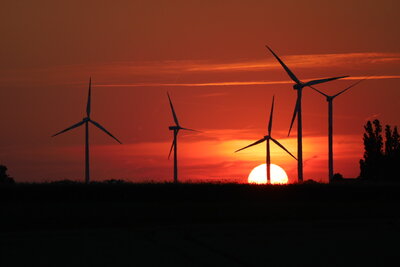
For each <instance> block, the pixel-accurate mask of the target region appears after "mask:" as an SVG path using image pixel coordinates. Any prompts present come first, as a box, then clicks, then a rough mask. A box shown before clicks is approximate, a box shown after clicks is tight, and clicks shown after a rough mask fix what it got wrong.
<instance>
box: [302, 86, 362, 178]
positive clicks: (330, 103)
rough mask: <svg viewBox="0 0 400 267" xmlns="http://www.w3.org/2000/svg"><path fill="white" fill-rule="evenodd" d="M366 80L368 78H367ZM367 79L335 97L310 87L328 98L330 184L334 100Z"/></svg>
mask: <svg viewBox="0 0 400 267" xmlns="http://www.w3.org/2000/svg"><path fill="white" fill-rule="evenodd" d="M365 79H366V78H365ZM365 79H362V80H359V81H357V82H355V83H353V84H352V85H350V86H349V87H347V88H346V89H344V90H342V91H340V92H339V93H337V94H335V95H332V96H330V95H327V94H325V93H323V92H321V91H320V90H318V89H317V88H314V87H313V86H310V87H311V88H312V89H314V90H315V91H317V92H318V93H320V94H321V95H323V96H325V97H326V101H328V114H329V115H328V139H329V140H328V147H329V152H328V154H329V160H328V162H329V173H328V175H329V176H328V178H329V182H330V183H331V182H332V178H333V99H335V98H336V97H337V96H339V95H341V94H343V93H344V92H346V91H347V90H349V89H350V88H352V87H353V86H356V85H357V84H359V83H360V82H362V81H364V80H365Z"/></svg>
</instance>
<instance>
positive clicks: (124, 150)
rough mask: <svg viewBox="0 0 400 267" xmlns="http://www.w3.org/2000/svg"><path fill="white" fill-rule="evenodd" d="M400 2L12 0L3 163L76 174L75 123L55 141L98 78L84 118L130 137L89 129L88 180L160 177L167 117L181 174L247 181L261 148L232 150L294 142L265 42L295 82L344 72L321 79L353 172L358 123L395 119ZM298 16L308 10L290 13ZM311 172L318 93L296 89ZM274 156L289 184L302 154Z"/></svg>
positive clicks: (79, 166)
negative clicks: (180, 129) (176, 126)
mask: <svg viewBox="0 0 400 267" xmlns="http://www.w3.org/2000/svg"><path fill="white" fill-rule="evenodd" d="M398 10H400V3H399V2H398V1H390V0H385V1H379V2H377V1H355V0H353V1H344V0H343V1H334V2H329V3H328V2H324V3H321V2H320V1H294V0H292V1H285V2H283V3H278V2H277V1H273V2H270V1H264V2H263V1H221V0H219V1H218V0H217V1H192V0H189V1H160V0H155V1H117V2H116V3H112V4H111V3H110V2H109V1H61V2H57V3H55V2H54V1H49V0H44V1H41V2H40V3H38V2H32V1H27V0H26V1H15V2H7V3H4V4H3V7H2V9H1V10H0V22H1V23H0V33H1V34H2V42H1V43H0V55H1V58H2V60H1V62H0V69H1V71H0V98H1V99H2V100H3V101H2V105H1V107H0V109H1V112H0V120H1V121H2V125H3V127H2V130H1V131H0V164H5V165H6V166H8V168H9V173H10V175H11V176H13V177H14V178H15V179H16V180H17V181H43V180H59V179H77V180H81V179H83V174H84V170H83V167H84V146H83V145H84V143H83V142H84V132H83V128H82V129H75V130H73V131H71V132H69V133H66V134H64V135H62V136H57V137H56V138H50V136H51V135H52V134H54V133H55V132H57V131H59V130H62V129H64V128H66V127H67V126H69V125H71V124H73V123H75V122H78V121H79V120H81V119H82V118H83V117H84V116H85V114H84V112H85V105H86V97H87V84H88V80H89V76H92V78H93V93H92V96H93V98H92V117H93V119H94V120H96V121H98V122H100V123H101V124H102V125H103V126H105V127H106V128H107V129H108V130H109V131H110V132H111V133H112V134H114V135H115V136H116V137H118V139H120V140H121V141H122V142H123V145H119V144H116V143H114V142H113V140H112V139H110V138H109V137H108V136H106V135H104V134H103V133H101V132H100V131H97V129H95V128H92V129H91V133H90V134H91V167H92V177H93V180H103V179H108V178H115V179H127V180H131V181H149V180H154V181H165V180H170V179H171V176H172V161H168V160H167V156H168V150H169V146H170V143H171V140H172V134H171V132H169V131H168V126H169V125H171V124H172V123H173V120H172V116H171V113H170V110H169V106H168V99H167V97H166V91H169V92H170V94H171V97H172V100H173V102H174V105H175V108H176V112H177V114H178V117H179V121H180V122H181V124H182V125H183V126H185V127H188V128H194V129H198V130H201V131H202V133H182V134H181V135H180V137H179V157H180V175H181V177H182V179H184V180H186V181H188V180H192V181H216V180H223V181H233V182H244V181H246V179H247V176H248V174H249V172H250V171H251V170H252V169H253V168H254V167H255V166H257V165H259V164H262V163H264V162H265V146H263V145H261V146H257V147H253V148H251V149H248V150H246V151H243V152H241V153H233V151H235V150H237V149H238V148H241V147H242V146H245V145H247V144H249V143H251V142H253V141H255V140H258V139H259V138H261V137H262V136H263V135H265V134H266V130H267V129H266V126H267V118H268V113H269V109H270V103H271V98H272V95H275V99H276V106H275V114H274V125H273V135H274V137H275V138H276V139H278V140H279V141H280V142H281V143H282V144H283V145H284V146H285V147H287V148H288V149H289V150H290V151H291V152H292V153H293V154H295V155H296V131H294V132H293V134H292V135H291V136H290V137H287V132H288V127H289V124H290V119H291V116H292V113H293V108H294V104H295V99H296V94H295V91H294V90H293V89H292V85H291V82H290V80H289V78H288V76H287V75H286V73H285V72H284V71H283V69H282V68H281V67H280V65H279V64H278V63H277V62H276V60H275V59H274V58H273V57H272V55H271V54H270V53H269V52H268V51H267V50H266V49H265V47H264V45H265V44H268V45H269V46H270V47H271V48H272V49H274V51H275V52H276V53H277V54H278V55H279V56H280V57H281V58H282V59H283V60H284V61H285V62H286V63H287V65H288V66H289V67H290V68H291V69H292V70H293V72H294V73H295V74H296V75H297V76H298V77H299V78H300V79H302V80H304V81H307V80H310V79H315V78H321V77H331V76H340V75H350V76H351V77H349V78H346V79H343V80H340V81H334V82H330V83H326V84H324V85H321V86H318V89H320V90H323V91H324V92H327V93H329V94H331V93H332V94H334V93H335V92H338V91H340V90H342V89H344V88H345V87H346V86H348V85H350V84H351V83H353V82H355V80H357V79H359V78H362V77H365V76H369V75H374V76H373V77H372V78H370V79H369V80H367V81H364V82H362V83H360V84H359V85H358V86H357V87H354V88H352V89H351V90H350V91H348V92H346V94H344V95H342V96H339V97H338V98H337V99H335V101H334V133H335V135H334V152H335V172H340V173H342V174H343V175H344V176H345V177H355V176H357V175H358V174H359V165H358V161H359V159H360V158H361V157H362V152H363V147H362V133H363V125H364V124H365V122H366V121H367V120H369V119H374V118H378V119H380V120H381V121H382V123H383V124H390V125H399V126H400V117H399V115H398V114H399V113H398V103H399V100H400V91H399V87H400V36H399V34H398V25H400V17H399V16H398V14H397V13H398V12H397V11H398ZM298 14H302V15H301V18H300V19H299V18H298ZM303 124H304V129H303V131H304V133H303V135H304V165H305V168H304V173H305V178H306V179H315V180H321V181H325V180H326V176H327V127H328V126H327V102H326V101H325V99H324V98H323V97H321V96H320V95H318V94H316V93H315V92H312V91H311V90H308V89H305V90H304V98H303ZM271 149H272V151H271V157H272V163H275V164H277V165H279V166H281V167H283V168H284V169H285V171H286V172H287V173H288V176H289V180H290V181H292V182H293V181H295V180H296V162H295V161H294V160H293V159H292V158H291V157H290V156H287V155H286V154H285V152H282V151H281V150H280V149H278V148H277V147H275V146H272V147H271Z"/></svg>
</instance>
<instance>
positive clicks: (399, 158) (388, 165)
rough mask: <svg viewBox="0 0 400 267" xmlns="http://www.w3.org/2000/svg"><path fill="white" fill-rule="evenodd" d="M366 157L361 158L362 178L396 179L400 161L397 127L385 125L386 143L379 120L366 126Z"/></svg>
mask: <svg viewBox="0 0 400 267" xmlns="http://www.w3.org/2000/svg"><path fill="white" fill-rule="evenodd" d="M364 129H365V133H364V137H363V140H364V150H365V151H364V158H363V159H361V160H360V178H362V179H366V180H373V181H382V180H395V179H396V178H397V177H398V174H399V171H398V166H397V164H398V163H400V136H399V133H398V130H397V127H394V129H393V130H392V128H391V127H390V125H386V126H385V143H384V142H383V137H382V126H381V123H380V122H379V120H374V121H373V122H372V123H371V121H368V122H367V124H366V125H365V126H364Z"/></svg>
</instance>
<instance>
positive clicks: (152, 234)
mask: <svg viewBox="0 0 400 267" xmlns="http://www.w3.org/2000/svg"><path fill="white" fill-rule="evenodd" d="M0 199H1V206H0V226H1V228H0V229H1V230H0V266H33V265H35V266H397V265H398V264H399V262H400V261H399V259H398V253H399V248H400V228H399V227H400V212H399V210H400V209H399V204H400V185H396V184H394V185H388V184H386V185H382V184H377V185H373V184H360V183H355V182H354V183H345V184H334V185H325V184H302V185H287V186H252V185H239V184H179V185H174V184H91V185H89V186H86V185H82V184H71V185H66V184H40V185H39V184H37V185H35V184H33V185H23V184H19V185H16V186H9V187H0Z"/></svg>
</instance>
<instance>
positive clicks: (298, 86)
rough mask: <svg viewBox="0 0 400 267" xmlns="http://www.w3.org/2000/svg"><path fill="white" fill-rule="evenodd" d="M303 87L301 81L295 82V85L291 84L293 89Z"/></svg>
mask: <svg viewBox="0 0 400 267" xmlns="http://www.w3.org/2000/svg"><path fill="white" fill-rule="evenodd" d="M303 87H304V85H303V84H301V83H296V84H295V85H293V89H294V90H300V89H302V88H303Z"/></svg>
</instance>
